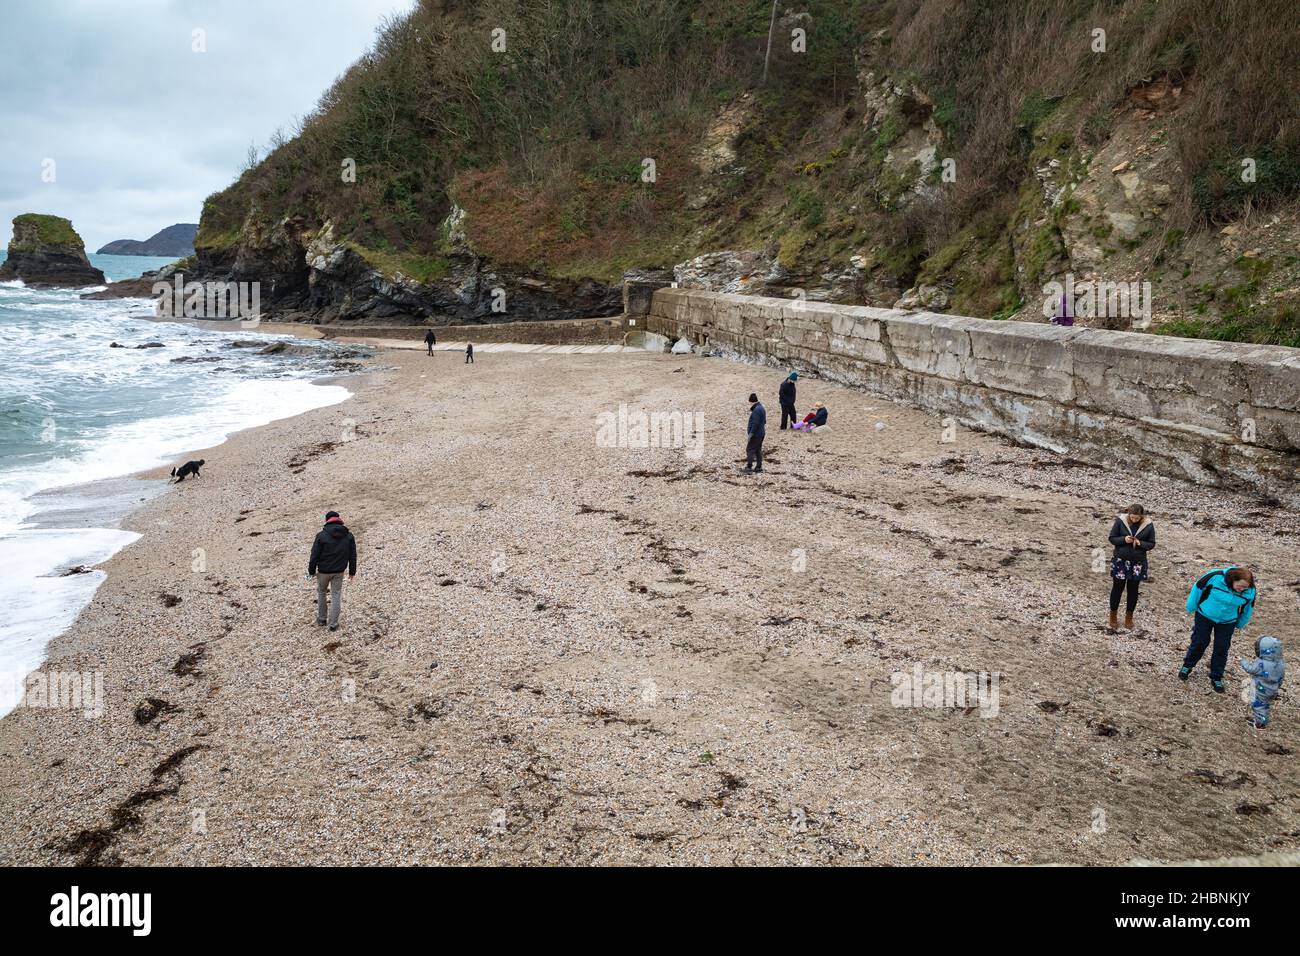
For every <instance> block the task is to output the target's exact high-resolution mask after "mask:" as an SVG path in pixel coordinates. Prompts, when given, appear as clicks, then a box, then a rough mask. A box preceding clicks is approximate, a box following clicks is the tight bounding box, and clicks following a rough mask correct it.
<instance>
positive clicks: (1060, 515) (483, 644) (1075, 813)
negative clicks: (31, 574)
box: [0, 329, 1300, 865]
mask: <svg viewBox="0 0 1300 956" xmlns="http://www.w3.org/2000/svg"><path fill="white" fill-rule="evenodd" d="M275 331H281V330H280V329H275ZM477 351H478V354H477V362H476V363H475V364H474V365H473V366H467V365H465V364H464V359H463V356H462V355H461V354H460V353H459V352H453V351H439V352H437V353H436V354H435V355H434V356H433V357H428V356H425V355H424V354H423V352H422V351H421V350H410V349H407V350H400V351H395V350H387V351H382V352H380V353H379V354H377V355H376V356H375V358H373V359H371V360H369V364H370V365H372V366H374V367H375V371H373V372H372V373H371V374H368V375H365V376H361V377H356V378H350V379H347V380H346V382H345V383H344V384H346V385H347V387H348V388H350V389H352V390H353V391H354V392H355V395H354V397H353V398H352V399H350V400H348V401H346V402H344V403H342V404H340V405H335V406H331V407H328V408H323V409H318V410H316V411H312V412H309V413H307V414H304V415H301V416H298V417H296V418H292V419H286V420H282V421H278V422H274V423H272V424H270V425H266V426H263V427H260V428H257V429H253V430H250V431H245V432H241V433H239V434H236V435H234V436H233V437H231V438H230V439H229V440H228V441H227V442H225V443H224V444H223V445H221V446H220V447H219V448H216V449H209V450H206V451H204V450H196V453H195V455H193V456H191V457H204V458H206V459H207V461H208V464H207V466H206V467H205V468H204V470H203V476H202V478H201V479H192V480H188V481H186V482H184V483H183V484H180V485H176V486H172V487H170V488H168V489H167V490H166V492H165V493H164V494H162V495H160V496H158V497H156V498H153V499H151V500H150V501H148V502H147V503H146V504H144V505H143V506H142V508H141V509H140V510H138V511H136V512H134V513H133V514H132V515H130V516H129V517H128V518H127V519H126V521H125V523H124V527H125V528H127V529H129V530H134V531H137V532H139V533H140V534H142V535H143V538H142V540H140V541H139V542H137V543H136V544H134V545H132V546H130V547H128V548H126V549H125V550H123V551H121V552H120V553H119V554H117V555H116V556H115V557H113V558H112V559H111V560H110V561H108V562H107V563H106V564H105V565H103V567H104V569H105V570H106V571H107V572H108V579H107V581H106V582H105V583H104V584H103V585H102V586H101V587H100V589H99V591H98V592H97V593H96V595H95V598H94V600H93V602H92V603H91V604H90V606H88V607H87V608H86V609H85V610H84V612H83V613H82V614H81V615H80V617H79V619H78V620H77V622H76V623H75V625H74V626H73V627H72V628H71V629H70V630H69V631H67V632H66V633H65V634H64V635H63V636H62V637H60V638H59V639H58V640H56V641H55V642H54V643H53V644H52V645H51V646H50V648H49V652H48V661H47V664H46V665H45V669H46V670H58V671H77V672H86V671H102V673H103V685H104V713H103V715H102V716H99V717H96V718H90V719H88V718H87V717H85V716H84V715H83V714H82V713H81V712H80V711H71V710H66V709H46V708H20V709H19V710H17V711H15V712H14V713H12V714H10V715H9V716H8V717H6V718H4V719H3V720H2V721H0V862H4V863H8V864H67V863H98V864H165V865H177V864H180V865H190V864H202V865H208V864H244V863H259V864H297V863H326V864H360V863H393V864H481V863H517V864H583V863H606V864H651V863H683V864H685V863H711V864H733V863H738V864H758V863H782V864H788V863H813V864H926V863H930V864H933V863H941V864H988V863H1085V864H1095V863H1116V862H1124V861H1129V860H1134V859H1174V860H1182V859H1192V858H1211V857H1224V856H1239V855H1254V854H1263V853H1272V852H1278V851H1289V850H1294V849H1296V848H1297V846H1300V764H1298V763H1297V761H1296V757H1295V752H1294V751H1295V750H1296V749H1297V745H1296V743H1295V741H1296V734H1295V728H1296V727H1297V726H1300V711H1298V710H1297V709H1296V706H1295V703H1294V699H1293V698H1292V697H1288V696H1287V695H1286V693H1285V690H1284V696H1283V698H1282V700H1281V701H1279V703H1278V704H1277V706H1276V707H1275V709H1274V724H1273V726H1271V727H1270V728H1268V729H1267V730H1265V731H1259V732H1257V731H1255V730H1254V729H1253V728H1251V727H1250V726H1249V725H1248V724H1247V722H1246V719H1245V718H1246V715H1247V712H1248V711H1247V705H1246V704H1245V703H1243V701H1242V700H1241V699H1240V691H1241V689H1242V683H1243V682H1242V678H1243V677H1244V675H1242V674H1241V672H1240V670H1239V669H1238V667H1237V663H1236V658H1237V656H1238V654H1249V653H1250V647H1251V644H1252V643H1253V641H1254V639H1255V638H1257V637H1258V636H1260V635H1261V634H1268V633H1272V634H1276V635H1278V636H1279V637H1281V638H1282V639H1283V641H1284V643H1285V644H1287V645H1288V646H1289V647H1290V648H1291V653H1292V654H1294V653H1295V648H1296V647H1300V644H1297V641H1300V605H1298V602H1297V594H1298V593H1300V558H1298V557H1297V554H1298V552H1300V526H1297V523H1296V521H1295V516H1294V515H1293V514H1289V513H1287V512H1286V511H1285V510H1283V509H1280V508H1278V507H1275V506H1272V505H1270V504H1269V503H1267V502H1263V501H1260V500H1258V499H1255V498H1251V497H1247V496H1241V497H1237V496H1233V495H1232V494H1229V493H1225V492H1222V491H1218V490H1210V489H1204V488H1196V487H1193V486H1189V485H1186V484H1182V483H1179V482H1174V481H1170V480H1166V479H1159V478H1155V477H1152V476H1150V475H1145V474H1123V473H1120V472H1117V471H1113V470H1108V469H1102V468H1097V467H1094V466H1089V465H1085V464H1081V463H1079V462H1074V461H1070V460H1066V459H1062V458H1060V457H1057V456H1054V455H1051V454H1049V453H1046V452H1041V451H1036V450H1033V449H1027V448H1022V447H1017V446H1015V445H1013V444H1011V443H1010V442H1007V441H1005V440H1002V439H999V438H994V437H990V436H986V435H980V434H976V433H973V432H969V431H966V430H962V429H958V430H956V431H955V432H952V431H947V432H946V430H945V427H944V424H943V423H942V422H940V421H939V420H937V419H935V418H933V417H930V416H928V415H926V414H923V413H921V412H919V411H915V410H911V409H908V408H906V407H904V406H902V405H898V404H894V403H891V402H889V401H887V400H884V399H881V398H879V397H877V396H873V395H869V394H866V393H863V392H860V391H854V390H851V389H847V388H843V387H840V386H837V385H833V384H829V383H826V382H822V381H816V380H802V381H801V382H800V384H799V405H800V409H801V411H802V410H803V409H804V408H805V407H809V408H810V407H811V405H812V403H813V402H814V401H823V402H825V403H826V404H827V406H828V407H829V408H830V412H831V428H830V429H829V430H828V431H827V432H825V433H823V434H814V435H803V434H795V433H791V432H781V431H778V430H777V427H776V426H777V419H778V418H779V409H778V407H777V404H776V388H777V385H778V383H779V381H780V379H781V377H782V374H781V372H779V371H777V370H773V369H764V368H754V367H750V366H746V365H742V364H737V363H732V362H728V361H725V360H722V359H716V358H703V357H698V356H691V355H688V356H674V355H657V354H649V353H637V352H623V353H615V354H552V353H545V354H519V353H510V352H504V351H496V352H494V351H492V350H491V349H490V348H489V347H484V348H483V349H481V350H477ZM751 390H757V391H758V392H759V393H760V395H761V397H762V398H763V399H764V401H765V402H766V403H767V406H768V413H769V432H768V439H767V451H768V466H767V471H766V472H765V473H764V474H763V475H746V474H744V473H743V471H742V470H741V466H742V465H743V451H744V423H745V417H746V414H747V411H748V407H747V403H746V402H745V398H746V396H747V395H748V393H749V392H750V391H751ZM621 403H626V404H628V405H630V406H640V407H642V408H644V409H645V410H646V411H647V412H654V411H659V412H670V411H673V410H678V411H681V412H683V413H690V414H692V415H694V414H698V415H699V416H701V417H702V422H703V430H702V442H701V444H700V445H699V447H698V451H699V454H698V456H697V455H696V454H695V452H694V451H693V450H691V449H689V448H667V449H664V448H629V447H602V443H600V442H598V441H597V428H598V419H597V416H599V415H601V414H602V413H608V414H609V415H612V416H615V417H617V415H618V412H619V406H620V404H621ZM945 438H953V439H954V440H953V441H945ZM163 474H164V472H163V471H161V470H160V471H157V472H151V473H146V474H145V475H144V476H143V477H146V478H160V477H162V476H163ZM1132 500H1138V501H1141V502H1143V503H1144V504H1145V505H1146V506H1147V508H1148V510H1149V512H1151V513H1152V514H1154V516H1155V520H1156V523H1157V531H1158V546H1157V549H1156V550H1155V552H1153V555H1152V577H1153V580H1152V581H1151V582H1150V583H1149V584H1148V585H1146V586H1145V587H1144V590H1143V595H1142V603H1141V605H1140V606H1139V608H1138V628H1137V629H1136V630H1135V631H1134V632H1132V633H1124V632H1121V633H1118V634H1111V633H1108V631H1107V630H1106V628H1105V617H1106V596H1107V593H1108V591H1109V585H1110V581H1109V578H1108V575H1107V574H1106V571H1105V566H1104V564H1103V563H1101V562H1099V561H1098V559H1097V554H1099V553H1103V554H1104V557H1105V559H1106V560H1107V561H1108V559H1109V553H1110V552H1109V547H1108V545H1107V543H1106V535H1107V532H1108V530H1109V528H1110V524H1111V521H1112V520H1113V518H1114V516H1115V513H1116V511H1117V510H1119V509H1121V508H1122V507H1123V506H1125V505H1127V504H1129V503H1130V502H1131V501H1132ZM331 508H333V509H337V510H338V511H340V512H341V513H342V515H343V518H344V519H345V521H346V523H347V524H348V526H349V527H350V528H351V529H352V530H353V532H354V533H355V534H356V536H357V540H358V547H359V553H360V574H359V575H358V577H357V579H356V582H355V583H354V584H352V585H350V586H348V587H347V588H346V591H345V598H344V609H343V622H342V626H341V628H340V629H339V631H338V632H336V633H330V632H328V631H327V630H325V629H324V628H319V627H317V626H316V625H315V624H314V622H313V606H312V605H313V603H314V585H313V584H312V583H311V582H309V581H308V580H307V579H306V578H305V577H304V573H305V569H306V562H307V554H308V549H309V547H310V544H311V540H312V537H313V535H314V534H315V532H316V530H317V529H318V528H319V527H320V524H321V520H322V516H323V514H324V512H325V511H326V510H327V509H331ZM1099 549H1100V550H1099ZM1226 563H1243V564H1249V565H1251V566H1252V567H1254V568H1255V569H1256V571H1257V574H1258V575H1259V580H1260V585H1261V586H1260V595H1259V601H1258V607H1257V609H1256V611H1255V619H1254V621H1253V622H1252V623H1251V625H1250V626H1249V627H1248V628H1247V629H1246V630H1245V631H1244V632H1242V633H1240V634H1239V635H1238V637H1237V639H1236V641H1235V642H1234V646H1233V655H1232V659H1231V661H1230V669H1229V692H1228V693H1227V694H1225V695H1222V696H1219V695H1216V694H1214V693H1212V691H1211V688H1210V685H1209V682H1208V680H1207V679H1206V673H1207V672H1206V666H1207V664H1208V656H1207V659H1206V661H1204V662H1203V663H1202V664H1201V665H1200V667H1199V668H1198V669H1197V671H1196V673H1195V674H1194V675H1193V678H1192V680H1190V681H1189V682H1188V683H1186V684H1182V683H1179V682H1178V681H1177V680H1176V679H1175V676H1174V675H1175V672H1176V670H1177V667H1178V664H1179V662H1180V660H1181V655H1182V652H1183V650H1184V648H1185V647H1186V640H1187V633H1188V630H1189V626H1190V620H1189V617H1188V615H1187V614H1185V613H1184V612H1183V601H1184V598H1185V595H1186V593H1187V590H1188V588H1189V586H1190V584H1191V582H1192V581H1193V580H1194V579H1195V578H1196V576H1197V575H1198V574H1200V573H1201V572H1202V571H1204V570H1206V569H1209V568H1211V567H1216V566H1222V565H1223V564H1226ZM918 665H919V666H920V668H921V669H922V670H923V671H926V672H952V671H961V672H977V673H988V674H997V675H998V689H999V698H998V706H997V708H996V713H992V712H989V711H987V710H985V711H981V710H980V709H979V708H978V707H975V706H970V707H966V708H952V707H945V708H930V707H898V706H895V705H894V704H895V702H894V701H893V700H891V697H892V696H893V690H894V687H893V683H894V681H893V680H892V677H891V675H893V674H895V673H896V672H908V673H911V672H913V670H914V668H915V667H917V666H918Z"/></svg>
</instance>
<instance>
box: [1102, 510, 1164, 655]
mask: <svg viewBox="0 0 1300 956" xmlns="http://www.w3.org/2000/svg"><path fill="white" fill-rule="evenodd" d="M1110 543H1111V545H1112V546H1113V547H1114V549H1115V551H1114V553H1113V554H1112V555H1111V559H1110V577H1111V581H1112V584H1111V587H1110V629H1111V630H1112V631H1113V630H1116V629H1117V628H1118V627H1119V598H1120V595H1121V594H1124V592H1125V591H1127V592H1128V597H1127V602H1126V606H1125V611H1124V627H1125V629H1126V630H1130V631H1131V630H1133V612H1134V611H1135V610H1136V609H1137V603H1138V587H1139V585H1140V584H1141V583H1142V582H1143V581H1145V580H1146V579H1147V552H1148V551H1150V550H1151V549H1152V548H1154V547H1155V546H1156V526H1155V525H1154V524H1153V523H1152V522H1151V519H1150V518H1149V517H1148V516H1147V513H1146V509H1145V508H1143V507H1142V506H1141V505H1130V506H1129V509H1128V512H1127V513H1126V514H1122V515H1117V516H1116V517H1115V523H1114V524H1113V525H1111V527H1110Z"/></svg>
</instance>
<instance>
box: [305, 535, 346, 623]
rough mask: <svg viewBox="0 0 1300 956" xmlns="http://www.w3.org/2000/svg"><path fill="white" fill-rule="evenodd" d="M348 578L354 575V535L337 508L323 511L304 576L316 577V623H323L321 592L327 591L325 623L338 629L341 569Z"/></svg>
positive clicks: (341, 596)
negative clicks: (322, 524) (327, 612)
mask: <svg viewBox="0 0 1300 956" xmlns="http://www.w3.org/2000/svg"><path fill="white" fill-rule="evenodd" d="M345 570H346V571H347V572H348V580H349V581H352V580H354V579H355V578H356V576H357V539H356V538H354V537H352V532H351V531H349V530H348V529H347V526H346V525H344V524H343V519H342V518H340V517H339V513H338V512H337V511H327V512H326V513H325V527H323V528H321V529H320V531H318V532H317V533H316V540H315V541H314V542H312V546H311V557H310V558H309V559H308V560H307V577H309V578H312V577H314V578H315V579H316V623H317V624H320V625H324V624H325V623H326V613H325V612H326V601H325V592H326V590H328V591H329V603H328V609H329V618H328V620H329V626H330V630H331V631H337V630H338V629H339V612H340V611H342V610H343V572H344V571H345Z"/></svg>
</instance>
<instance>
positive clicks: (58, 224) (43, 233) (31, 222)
mask: <svg viewBox="0 0 1300 956" xmlns="http://www.w3.org/2000/svg"><path fill="white" fill-rule="evenodd" d="M51 249H54V250H70V251H74V252H84V251H85V245H84V244H83V243H82V241H81V236H79V235H77V230H75V229H73V228H72V223H71V222H70V221H68V220H67V219H63V218H61V217H59V216H47V215H43V214H42V213H35V212H29V213H24V214H23V215H21V216H15V217H14V231H13V240H12V241H11V242H10V243H9V250H10V251H11V252H38V251H41V250H51Z"/></svg>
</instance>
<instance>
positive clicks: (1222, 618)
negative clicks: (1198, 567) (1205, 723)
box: [1178, 565, 1255, 694]
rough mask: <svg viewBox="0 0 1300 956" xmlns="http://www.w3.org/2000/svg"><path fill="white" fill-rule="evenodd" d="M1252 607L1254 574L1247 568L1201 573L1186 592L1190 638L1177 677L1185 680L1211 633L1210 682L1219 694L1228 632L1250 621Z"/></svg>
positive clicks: (1228, 637) (1230, 638)
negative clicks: (1189, 616)
mask: <svg viewBox="0 0 1300 956" xmlns="http://www.w3.org/2000/svg"><path fill="white" fill-rule="evenodd" d="M1254 610H1255V575H1254V573H1253V572H1252V571H1251V570H1250V569H1249V568H1239V567H1237V566H1236V565H1229V566H1228V567H1226V568H1216V569H1215V570H1213V571H1210V572H1208V573H1207V574H1203V575H1201V576H1200V577H1199V578H1198V579H1197V581H1196V583H1195V584H1193V585H1192V591H1191V593H1190V594H1188V595H1187V613H1188V614H1191V615H1192V641H1191V644H1189V645H1188V648H1187V655H1186V656H1185V657H1184V658H1183V666H1182V667H1181V668H1180V669H1179V671H1178V679H1179V680H1187V677H1188V675H1190V674H1191V673H1192V668H1193V667H1195V666H1196V662H1197V661H1199V660H1200V659H1201V655H1202V654H1204V653H1205V649H1206V648H1207V647H1208V646H1209V644H1210V635H1211V634H1213V636H1214V651H1213V653H1211V655H1210V684H1211V685H1212V686H1213V687H1214V690H1215V691H1216V692H1217V693H1220V694H1222V693H1223V692H1224V688H1223V669H1224V668H1225V667H1227V666H1228V650H1229V649H1230V648H1231V646H1232V634H1233V632H1234V631H1236V630H1237V628H1240V627H1245V626H1246V625H1247V624H1249V623H1250V616H1251V614H1252V613H1253V612H1254Z"/></svg>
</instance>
